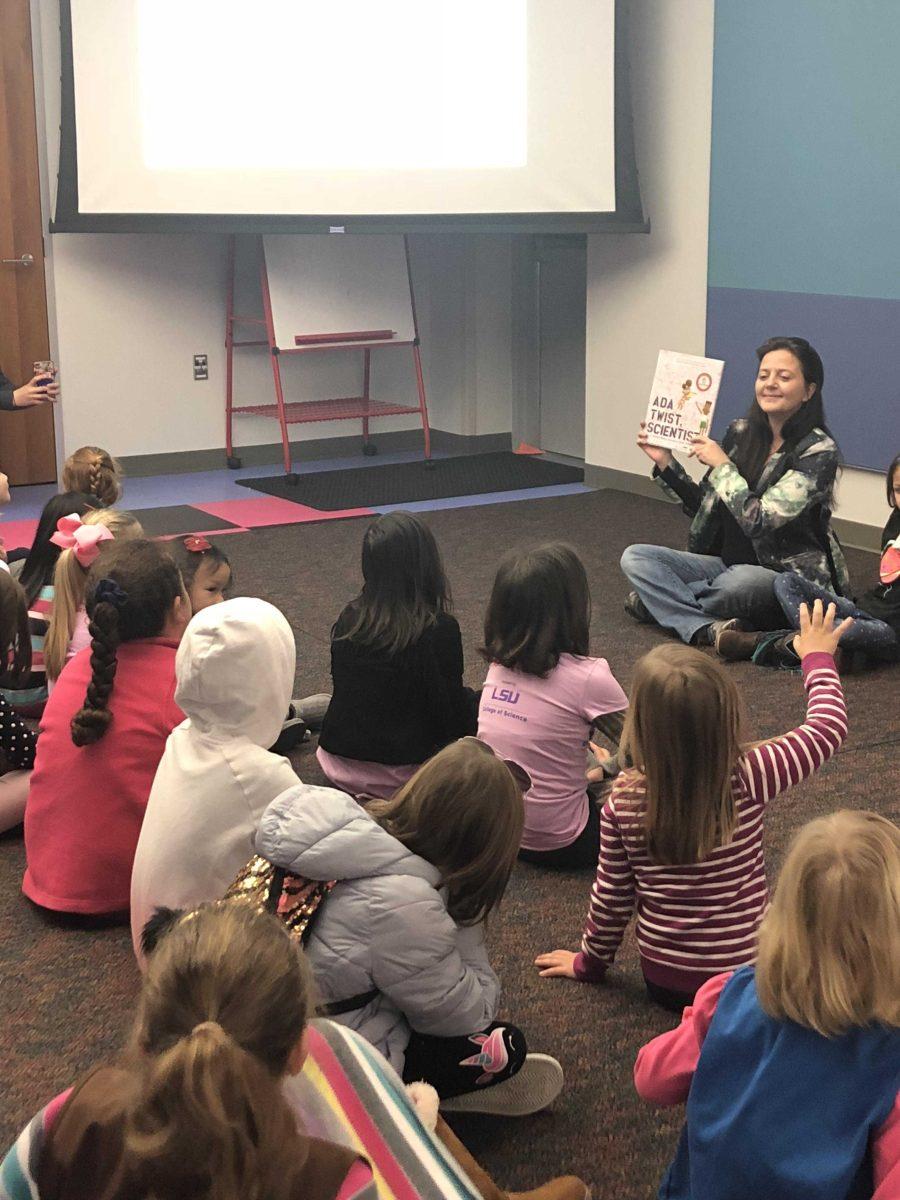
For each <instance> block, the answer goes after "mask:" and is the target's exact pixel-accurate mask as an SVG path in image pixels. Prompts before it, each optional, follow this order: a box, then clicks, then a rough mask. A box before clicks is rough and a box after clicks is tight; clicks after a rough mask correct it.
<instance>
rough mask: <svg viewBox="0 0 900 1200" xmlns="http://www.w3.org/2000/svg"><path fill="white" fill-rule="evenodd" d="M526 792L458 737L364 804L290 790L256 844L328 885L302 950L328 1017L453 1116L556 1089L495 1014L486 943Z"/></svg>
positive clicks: (552, 1070) (519, 780)
mask: <svg viewBox="0 0 900 1200" xmlns="http://www.w3.org/2000/svg"><path fill="white" fill-rule="evenodd" d="M528 782H529V781H528V778H527V775H525V773H524V772H523V771H521V769H520V768H518V767H516V766H515V764H508V763H506V762H504V761H503V760H502V759H500V758H497V757H496V756H495V755H494V753H493V752H492V751H491V749H490V747H489V746H487V745H485V744H484V743H483V742H480V741H478V740H477V739H476V738H471V737H467V738H462V739H461V740H460V741H458V742H455V743H454V744H453V745H451V746H446V747H445V748H444V749H443V750H441V751H440V753H438V754H436V755H435V756H434V757H433V758H432V759H430V760H429V761H428V762H427V763H425V764H424V766H422V767H421V768H420V769H419V770H418V771H417V772H416V774H415V775H414V776H413V777H412V779H411V780H410V781H409V782H408V783H407V784H405V785H404V786H403V787H402V788H401V789H400V790H399V791H398V792H397V794H396V795H395V796H394V797H393V798H392V799H390V800H375V801H372V802H371V803H369V805H368V806H367V807H366V808H364V807H361V806H360V805H359V804H357V803H356V801H355V800H353V799H352V798H351V797H350V796H347V795H344V794H343V793H342V792H338V791H335V790H334V789H332V788H322V787H312V786H309V785H307V784H300V783H298V784H296V785H295V786H294V787H293V788H290V789H289V790H288V791H286V792H284V793H283V795H281V796H279V797H278V798H277V799H276V800H274V801H273V802H272V804H270V805H269V807H268V809H267V810H266V812H265V814H264V815H263V819H262V822H261V824H260V827H259V831H258V833H257V835H256V850H257V853H258V854H260V855H262V856H263V857H264V858H266V859H268V860H269V862H270V863H274V864H275V865H276V866H278V867H283V868H284V869H285V870H286V871H289V872H291V873H292V874H296V875H300V876H303V877H305V878H306V879H308V880H317V881H321V882H326V881H327V882H330V881H336V882H335V883H334V887H333V888H332V890H331V891H330V893H329V894H328V896H327V898H326V899H325V900H324V901H323V902H322V904H321V913H320V914H319V913H317V915H316V921H315V924H314V925H313V927H312V931H311V935H310V937H309V940H308V942H307V943H306V950H307V954H308V955H309V961H310V964H311V966H312V969H313V973H314V975H315V977H316V983H317V985H318V988H319V992H320V994H321V997H322V1000H323V1001H324V1002H325V1003H326V1004H327V1005H328V1011H329V1012H331V1013H333V1014H334V1015H335V1016H336V1018H337V1019H338V1020H339V1021H341V1022H343V1023H345V1024H347V1025H349V1026H350V1027H351V1028H353V1029H356V1030H358V1031H359V1032H360V1033H361V1034H362V1035H363V1036H364V1037H365V1038H367V1039H368V1040H369V1041H370V1042H372V1044H373V1045H374V1046H376V1047H377V1048H378V1049H379V1050H380V1051H381V1052H382V1054H384V1055H385V1057H386V1058H387V1059H388V1060H389V1061H390V1063H391V1065H392V1066H393V1067H394V1068H395V1069H396V1070H397V1071H399V1072H402V1074H403V1077H404V1078H405V1079H406V1080H408V1081H413V1080H418V1079H424V1080H425V1082H426V1083H430V1084H432V1085H433V1086H434V1087H435V1088H436V1089H437V1091H438V1094H439V1095H440V1097H441V1102H442V1105H443V1106H444V1107H446V1108H451V1109H453V1110H456V1111H466V1112H484V1113H495V1114H499V1115H505V1116H521V1115H524V1114H526V1113H530V1112H536V1111H538V1110H539V1109H542V1108H545V1107H546V1106H547V1105H548V1104H550V1103H551V1102H552V1101H553V1100H554V1099H555V1098H556V1096H557V1095H558V1094H559V1091H560V1089H561V1087H562V1068H561V1067H560V1065H559V1063H558V1062H557V1061H556V1060H555V1059H553V1058H549V1057H548V1056H547V1055H543V1054H529V1053H528V1052H527V1047H526V1043H525V1037H524V1035H523V1034H522V1032H521V1030H520V1029H518V1028H517V1027H516V1026H514V1025H511V1024H509V1023H508V1022H506V1021H498V1020H497V1008H498V1003H499V999H500V984H499V981H498V979H497V976H496V975H495V974H494V972H493V970H492V969H491V965H490V962H489V960H488V955H487V948H486V945H485V937H484V923H485V920H486V919H487V917H488V916H489V915H490V914H491V913H492V912H493V911H494V910H495V909H496V908H497V906H498V905H499V903H500V901H501V899H502V896H503V892H504V890H505V888H506V884H507V882H508V880H509V876H510V872H511V871H512V868H513V865H514V863H515V860H516V851H517V850H518V847H519V837H520V835H521V832H522V815H523V806H522V789H523V788H524V787H527V786H528Z"/></svg>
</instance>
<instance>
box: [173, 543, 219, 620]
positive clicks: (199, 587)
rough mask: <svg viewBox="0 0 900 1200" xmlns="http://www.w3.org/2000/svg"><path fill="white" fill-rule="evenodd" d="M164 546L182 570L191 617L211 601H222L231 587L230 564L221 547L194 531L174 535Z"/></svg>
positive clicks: (215, 602) (206, 606) (214, 602)
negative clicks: (183, 534)
mask: <svg viewBox="0 0 900 1200" xmlns="http://www.w3.org/2000/svg"><path fill="white" fill-rule="evenodd" d="M166 549H167V550H168V551H169V553H170V554H171V555H172V557H173V558H174V559H175V562H176V564H177V565H178V570H179V571H180V572H181V578H182V579H183V580H184V590H185V591H186V592H187V594H188V597H189V598H190V601H191V612H192V613H193V614H194V616H196V615H197V613H198V612H202V611H203V609H204V608H209V606H210V605H211V604H221V603H222V601H223V600H224V599H225V594H226V592H227V591H228V589H229V587H230V586H231V563H230V562H229V561H228V555H227V554H226V553H225V552H224V550H222V549H221V548H220V547H219V546H217V545H215V544H214V543H213V542H211V541H209V539H208V538H205V537H201V536H199V535H198V534H196V533H192V534H191V535H190V536H189V537H184V538H173V539H172V541H170V542H167V543H166Z"/></svg>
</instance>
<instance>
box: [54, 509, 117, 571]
mask: <svg viewBox="0 0 900 1200" xmlns="http://www.w3.org/2000/svg"><path fill="white" fill-rule="evenodd" d="M113 540H114V539H113V535H112V533H111V532H110V531H109V530H108V529H107V528H106V526H105V525H85V524H84V523H83V522H82V520H81V517H79V516H78V514H77V513H70V514H69V516H67V517H60V518H59V520H58V521H57V522H56V533H54V534H53V535H52V537H51V538H50V541H51V542H52V543H53V545H54V546H60V547H61V548H62V549H63V550H74V552H75V557H76V558H77V559H78V562H79V564H80V565H81V566H82V567H85V568H87V567H89V566H90V565H91V563H92V562H93V561H94V559H95V558H96V557H97V555H98V554H99V553H100V543H101V542H111V541H113Z"/></svg>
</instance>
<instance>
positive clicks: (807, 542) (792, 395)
mask: <svg viewBox="0 0 900 1200" xmlns="http://www.w3.org/2000/svg"><path fill="white" fill-rule="evenodd" d="M756 353H757V357H758V358H759V370H758V372H757V377H756V397H755V399H754V401H753V404H752V405H751V408H750V411H749V413H748V414H747V416H746V417H745V418H744V419H743V420H740V421H734V422H732V424H731V425H730V426H729V427H728V430H727V432H726V434H725V437H724V438H723V439H722V445H721V446H720V445H719V444H718V443H717V442H714V441H713V440H712V439H711V438H705V437H701V438H696V439H694V442H693V448H692V449H691V452H690V453H691V456H692V457H695V458H696V459H697V460H698V461H699V462H701V463H703V464H704V466H706V467H708V468H709V470H708V471H707V473H706V475H705V476H704V478H703V480H702V482H701V483H699V484H698V483H695V482H694V481H693V479H691V478H690V476H689V475H688V474H687V472H686V471H685V470H684V468H683V467H682V466H681V465H680V464H679V463H678V462H677V461H676V460H675V458H674V457H673V455H672V453H671V452H670V451H669V450H664V449H661V448H660V447H658V446H651V445H649V444H648V442H647V434H646V432H645V430H644V428H643V426H642V427H641V432H640V433H639V435H638V445H639V446H640V447H641V449H642V450H643V451H644V453H645V454H646V455H647V456H648V457H649V458H650V459H651V460H652V461H653V464H654V467H653V477H654V479H656V480H658V481H659V483H660V484H661V485H662V486H663V488H664V489H665V490H666V491H668V492H670V493H673V494H674V496H676V497H677V498H678V499H680V500H681V502H682V506H683V508H684V511H685V512H686V513H687V514H688V516H690V517H692V518H693V520H692V522H691V532H690V537H689V539H688V551H689V552H688V553H684V552H682V551H680V550H670V549H669V548H668V547H665V546H647V545H636V546H629V547H628V548H627V550H626V551H625V552H624V554H623V555H622V570H623V571H624V573H625V575H626V576H627V577H628V579H629V581H630V582H631V584H632V585H633V587H634V589H635V590H634V592H632V593H631V595H630V596H629V598H628V600H627V602H626V605H625V607H626V610H627V611H628V612H629V613H630V615H631V616H633V617H635V618H636V619H637V620H639V621H644V622H647V623H653V622H656V623H657V624H659V625H662V626H663V627H664V628H665V629H670V630H672V631H673V632H675V633H676V634H677V635H678V636H679V637H680V638H681V640H682V641H683V642H687V643H691V644H695V645H696V644H699V645H714V644H715V643H716V640H717V639H718V638H719V637H720V636H721V635H722V634H723V633H724V632H725V631H726V630H728V629H735V628H741V627H743V625H744V624H746V625H747V626H750V627H752V628H753V629H780V628H782V627H783V625H784V618H783V616H782V612H781V607H780V605H779V604H778V602H777V600H776V598H775V594H774V590H773V585H774V583H775V580H776V578H777V576H778V573H779V572H782V571H794V572H796V573H797V574H798V575H801V576H802V577H803V578H804V579H808V580H809V581H810V582H811V583H815V584H818V585H819V586H820V587H824V588H828V589H830V590H832V591H834V592H835V593H836V594H837V595H841V596H843V595H846V594H847V592H848V589H849V579H848V576H847V568H846V565H845V563H844V558H843V554H842V552H841V549H840V546H839V544H838V542H837V539H836V538H835V537H834V534H833V533H832V531H831V527H830V519H831V505H832V498H833V491H834V483H835V478H836V476H837V471H838V464H839V456H838V448H837V445H836V444H835V442H834V439H833V438H832V436H831V434H830V433H829V431H828V427H827V425H826V424H825V412H824V408H823V405H822V383H823V380H824V375H825V372H824V368H823V366H822V360H821V358H820V357H819V355H818V354H817V352H816V351H815V350H814V349H813V347H812V346H810V344H809V342H807V341H805V340H804V339H803V338H785V337H775V338H769V340H768V341H767V342H764V343H763V345H762V346H760V347H759V349H758V350H757V352H756Z"/></svg>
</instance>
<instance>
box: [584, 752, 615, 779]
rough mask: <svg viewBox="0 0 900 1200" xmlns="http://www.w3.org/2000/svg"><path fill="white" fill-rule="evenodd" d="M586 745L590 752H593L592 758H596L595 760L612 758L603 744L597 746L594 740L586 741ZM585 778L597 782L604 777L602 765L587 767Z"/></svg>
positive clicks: (606, 760) (604, 760) (600, 760)
mask: <svg viewBox="0 0 900 1200" xmlns="http://www.w3.org/2000/svg"><path fill="white" fill-rule="evenodd" d="M588 746H589V747H590V749H591V753H592V754H593V756H594V758H596V760H597V762H601V763H603V762H608V760H609V759H611V758H612V754H611V752H610V751H609V750H606V749H604V747H603V746H598V745H597V743H596V742H588ZM587 778H588V780H589V781H590V782H591V783H597V782H599V781H601V780H603V779H605V778H606V772H605V771H604V770H603V768H602V767H589V768H588V771H587Z"/></svg>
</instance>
